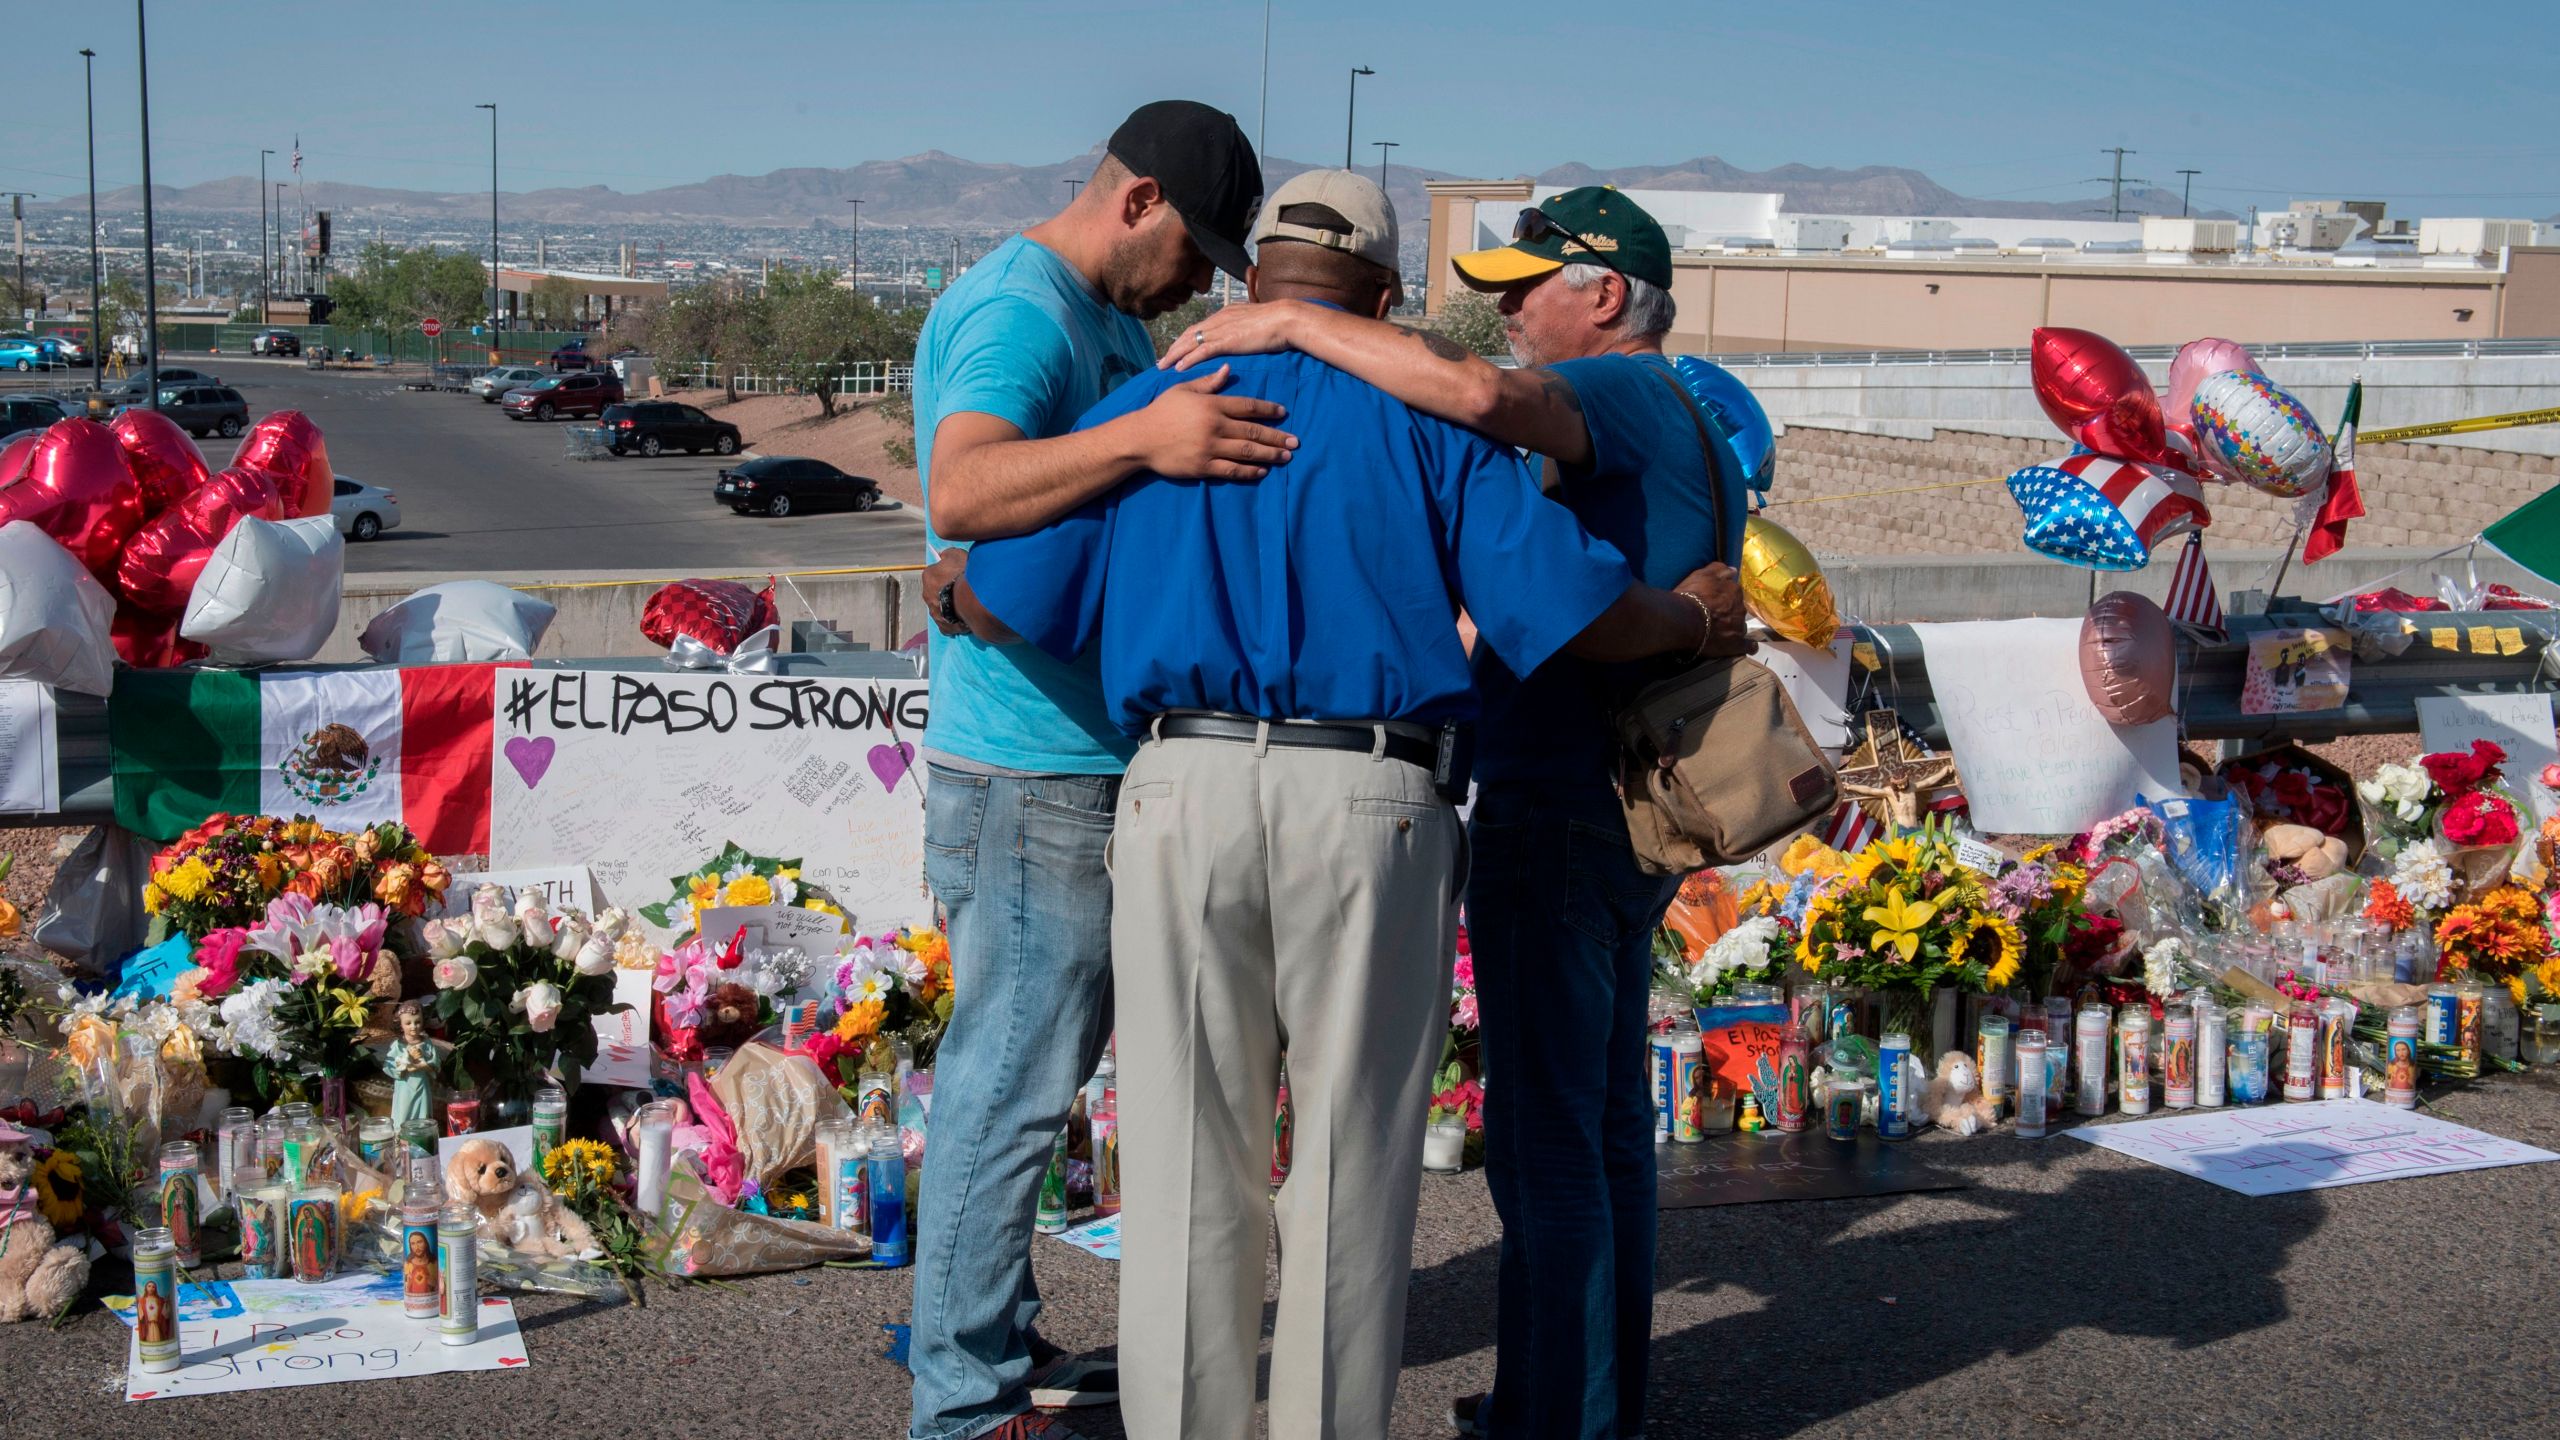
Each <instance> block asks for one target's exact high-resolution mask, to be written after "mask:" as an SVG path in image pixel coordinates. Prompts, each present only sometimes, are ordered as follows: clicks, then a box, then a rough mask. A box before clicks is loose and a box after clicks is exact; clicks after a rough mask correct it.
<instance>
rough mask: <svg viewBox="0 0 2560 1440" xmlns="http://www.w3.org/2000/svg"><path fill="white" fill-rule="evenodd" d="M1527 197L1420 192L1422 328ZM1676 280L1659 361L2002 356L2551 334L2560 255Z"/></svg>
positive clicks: (2148, 262) (1709, 268)
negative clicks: (1489, 225) (1426, 207)
mask: <svg viewBox="0 0 2560 1440" xmlns="http://www.w3.org/2000/svg"><path fill="white" fill-rule="evenodd" d="M1533 188H1535V187H1534V186H1533V183H1532V182H1530V181H1527V180H1493V181H1484V180H1451V181H1435V182H1433V183H1432V184H1431V185H1430V187H1429V189H1430V193H1431V231H1430V235H1431V251H1430V257H1431V258H1430V277H1429V290H1428V293H1427V297H1426V304H1427V306H1428V308H1429V309H1430V310H1431V311H1432V312H1434V313H1437V312H1438V311H1439V309H1440V307H1441V306H1442V305H1443V304H1445V303H1446V302H1447V300H1448V296H1449V293H1450V290H1451V288H1452V287H1453V286H1454V285H1455V284H1456V281H1455V278H1454V276H1453V274H1452V272H1451V271H1450V269H1449V251H1450V249H1451V246H1452V243H1453V241H1454V242H1455V243H1456V244H1457V245H1459V246H1464V245H1465V244H1466V243H1468V240H1469V238H1470V237H1476V236H1478V233H1479V227H1478V224H1477V214H1476V211H1477V208H1478V206H1479V205H1483V206H1485V207H1487V208H1488V210H1497V209H1498V210H1499V211H1501V212H1505V213H1507V212H1509V211H1513V210H1516V209H1517V208H1518V207H1520V206H1521V205H1523V204H1526V203H1527V202H1528V201H1529V200H1530V198H1531V192H1532V190H1533ZM1505 223H1507V221H1506V222H1505ZM2431 223H2432V222H2431ZM1675 243H1677V237H1675ZM1691 243H1692V244H1695V243H1696V241H1695V240H1694V239H1693V240H1692V241H1691ZM1913 248H1914V249H1917V248H1919V247H1913ZM1672 267H1673V281H1672V297H1673V299H1674V300H1676V301H1677V302H1678V304H1679V312H1680V313H1679V320H1678V322H1677V324H1676V325H1675V327H1674V329H1673V332H1672V335H1671V346H1670V348H1671V349H1672V350H1674V351H1677V352H1684V353H1754V352H1765V351H1781V350H1799V351H1801V350H1894V349H1923V350H1968V349H1997V348H2003V347H2014V346H2020V345H2024V344H2026V343H2027V337H2028V335H2029V334H2030V333H2031V332H2032V331H2034V330H2035V328H2036V327H2038V326H2040V325H2071V326H2078V327H2080V328H2083V329H2088V330H2094V331H2097V332H2098V333H2100V334H2102V335H2105V336H2108V337H2109V338H2111V339H2113V340H2115V341H2116V342H2118V343H2119V344H2124V345H2174V344H2180V343H2183V342H2185V341H2188V340H2192V339H2194V338H2196V337H2197V336H2199V335H2227V336H2230V337H2233V338H2235V339H2241V340H2245V341H2250V342H2258V343H2275V342H2280V341H2320V340H2488V339H2506V338H2513V337H2523V336H2534V337H2542V336H2560V247H2553V246H2545V247H2539V248H2537V247H2532V246H2515V245H2507V246H2502V247H2500V248H2498V249H2496V250H2494V251H2489V252H2486V253H2484V254H2482V255H2481V256H2479V257H2478V258H2477V259H2469V258H2465V257H2461V256H2430V257H2428V259H2427V263H2424V264H2418V263H2410V264H2405V265H2403V264H2391V265H2379V264H2358V263H2355V262H2354V261H2353V260H2342V259H2341V258H2340V257H2338V256H2336V255H2334V254H2321V253H2301V254H2295V253H2287V254H2265V253H2260V254H2254V255H2246V256H2243V255H2234V254H2229V253H2218V252H2207V253H2180V254H2174V255H2162V254H2151V255H2146V254H2144V253H2142V252H2139V251H2133V252H2121V251H2120V252H2115V253H2092V252H2089V251H2085V250H2073V251H2062V252H2060V253H2053V252H2049V251H2043V252H2040V251H2037V250H2033V249H2030V248H2027V247H2023V246H2021V247H2014V248H2001V249H1996V250H1988V249H1986V250H1982V251H1978V252H1973V253H1949V254H1945V255H1928V254H1913V253H1909V252H1903V253H1900V254H1898V253H1897V250H1896V249H1895V248H1893V247H1887V248H1883V249H1875V250H1867V251H1853V252H1845V253H1844V252H1840V251H1832V252H1827V253H1783V252H1779V251H1777V250H1776V249H1775V248H1774V247H1769V248H1765V249H1760V250H1757V251H1746V252H1744V253H1733V252H1732V251H1731V249H1730V248H1727V247H1717V248H1716V249H1712V250H1707V249H1685V250H1681V251H1679V252H1677V253H1675V255H1674V256H1673V260H1672Z"/></svg>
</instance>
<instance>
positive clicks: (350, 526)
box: [329, 475, 400, 540]
mask: <svg viewBox="0 0 2560 1440" xmlns="http://www.w3.org/2000/svg"><path fill="white" fill-rule="evenodd" d="M337 478H338V484H337V498H336V499H334V500H332V501H330V502H329V518H330V519H331V520H332V521H335V522H336V523H337V526H338V533H339V534H341V535H344V536H346V537H347V538H348V539H350V540H371V539H373V538H374V537H375V536H378V535H380V534H381V533H382V532H383V531H385V530H396V529H398V528H399V526H400V497H399V496H397V495H394V494H392V493H391V492H390V491H388V490H385V489H383V488H382V487H381V486H379V485H367V484H365V483H364V482H362V481H360V480H350V479H348V478H347V477H346V476H344V475H341V476H339V477H337Z"/></svg>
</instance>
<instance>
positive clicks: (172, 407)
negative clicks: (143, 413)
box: [118, 385, 249, 440]
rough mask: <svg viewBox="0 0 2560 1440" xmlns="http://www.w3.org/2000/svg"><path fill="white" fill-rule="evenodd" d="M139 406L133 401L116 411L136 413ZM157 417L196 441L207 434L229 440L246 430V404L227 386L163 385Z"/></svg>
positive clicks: (247, 403) (136, 401) (237, 393)
mask: <svg viewBox="0 0 2560 1440" xmlns="http://www.w3.org/2000/svg"><path fill="white" fill-rule="evenodd" d="M141 405H142V402H141V401H139V400H135V401H132V402H130V403H128V404H125V405H122V406H119V407H118V408H119V409H123V410H135V409H139V408H141ZM160 413H161V414H163V415H166V416H168V417H169V419H170V420H171V421H172V422H173V423H175V424H176V425H177V427H178V428H179V429H181V430H184V431H186V432H187V433H188V434H190V435H193V436H194V437H196V438H197V439H199V440H201V439H203V438H204V437H205V436H206V435H208V434H214V435H220V436H221V437H222V438H223V439H225V440H228V439H230V438H232V437H233V436H235V435H238V434H239V433H240V432H241V431H243V430H246V429H248V428H249V402H248V401H246V400H243V399H241V398H240V392H239V391H237V390H234V389H232V388H231V387H230V386H228V385H163V386H161V387H160Z"/></svg>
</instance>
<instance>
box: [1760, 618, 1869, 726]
mask: <svg viewBox="0 0 2560 1440" xmlns="http://www.w3.org/2000/svg"><path fill="white" fill-rule="evenodd" d="M1852 643H1853V642H1851V640H1850V639H1849V637H1848V636H1846V635H1843V636H1841V637H1839V638H1838V639H1836V640H1833V641H1832V642H1831V648H1830V649H1828V650H1816V649H1814V648H1813V647H1812V646H1810V645H1798V644H1795V643H1794V642H1792V641H1787V640H1763V641H1761V642H1760V653H1759V655H1758V656H1756V657H1755V658H1757V659H1758V660H1759V662H1760V663H1761V664H1763V665H1766V666H1768V667H1769V670H1770V672H1771V673H1772V674H1774V675H1776V676H1777V677H1778V683H1779V684H1781V685H1783V686H1785V687H1786V689H1787V698H1788V699H1789V700H1792V701H1794V702H1795V707H1796V714H1797V715H1799V716H1801V717H1802V718H1803V720H1804V728H1806V729H1807V730H1810V731H1812V732H1813V743H1814V744H1816V745H1819V746H1821V747H1822V748H1823V749H1825V750H1838V749H1840V748H1841V747H1842V746H1844V745H1847V744H1848V743H1849V652H1850V650H1851V648H1852Z"/></svg>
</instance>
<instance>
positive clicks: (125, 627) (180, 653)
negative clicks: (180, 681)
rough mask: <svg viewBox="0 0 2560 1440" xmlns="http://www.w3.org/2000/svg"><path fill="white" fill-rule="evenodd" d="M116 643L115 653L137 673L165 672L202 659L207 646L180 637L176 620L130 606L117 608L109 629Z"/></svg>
mask: <svg viewBox="0 0 2560 1440" xmlns="http://www.w3.org/2000/svg"><path fill="white" fill-rule="evenodd" d="M107 634H108V637H109V638H110V639H112V640H113V641H114V642H115V647H116V654H117V655H118V656H120V657H121V658H122V659H123V660H124V663H126V664H127V665H131V666H133V667H134V668H135V669H137V670H165V669H167V668H168V667H170V666H172V665H184V664H186V663H187V662H188V661H190V660H201V659H203V658H204V655H205V647H204V646H202V645H199V644H197V643H196V642H195V641H193V640H187V639H182V638H180V637H179V635H178V622H177V620H176V619H175V618H174V617H171V616H167V615H154V614H151V613H150V612H148V611H145V610H138V609H136V608H134V607H133V606H131V605H118V606H116V618H115V621H114V623H113V624H112V625H110V626H109V627H108V630H107Z"/></svg>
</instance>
